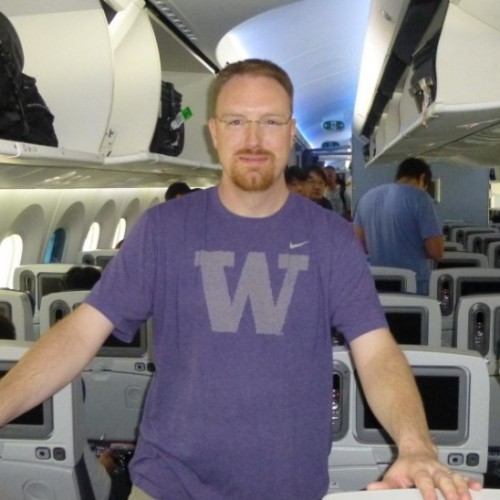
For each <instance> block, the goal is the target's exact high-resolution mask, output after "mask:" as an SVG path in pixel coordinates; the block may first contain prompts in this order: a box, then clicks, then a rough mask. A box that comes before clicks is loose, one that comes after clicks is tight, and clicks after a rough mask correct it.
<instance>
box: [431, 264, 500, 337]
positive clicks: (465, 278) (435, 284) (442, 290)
mask: <svg viewBox="0 0 500 500" xmlns="http://www.w3.org/2000/svg"><path fill="white" fill-rule="evenodd" d="M490 293H500V269H492V268H482V267H455V268H447V269H446V268H445V269H433V270H432V271H431V274H430V278H429V297H431V298H433V299H436V300H437V301H438V302H439V304H440V307H441V317H442V333H443V346H448V347H454V346H456V337H455V333H456V332H455V318H454V316H455V312H456V305H457V303H458V301H459V299H460V298H461V297H463V296H466V295H484V294H490Z"/></svg>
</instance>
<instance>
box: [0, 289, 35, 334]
mask: <svg viewBox="0 0 500 500" xmlns="http://www.w3.org/2000/svg"><path fill="white" fill-rule="evenodd" d="M0 316H4V317H5V318H7V319H8V320H10V321H11V322H12V323H13V325H14V328H15V333H16V340H28V341H29V340H35V335H34V330H33V307H32V304H31V300H30V297H29V296H28V294H26V293H24V292H20V291H19V290H10V289H2V290H0Z"/></svg>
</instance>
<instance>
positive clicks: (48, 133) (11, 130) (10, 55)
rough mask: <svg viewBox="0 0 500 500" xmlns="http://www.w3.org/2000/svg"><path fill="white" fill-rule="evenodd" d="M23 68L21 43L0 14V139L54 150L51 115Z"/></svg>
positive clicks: (31, 79) (4, 17)
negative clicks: (51, 147)
mask: <svg viewBox="0 0 500 500" xmlns="http://www.w3.org/2000/svg"><path fill="white" fill-rule="evenodd" d="M23 67H24V53H23V48H22V45H21V40H20V39H19V36H18V34H17V32H16V30H15V28H14V26H13V24H12V23H11V22H10V21H9V19H8V18H7V17H6V16H5V15H4V14H2V13H1V12H0V139H7V140H13V141H20V142H28V143H32V144H41V145H45V146H53V147H57V145H58V140H57V136H56V133H55V130H54V126H53V122H54V116H53V115H52V113H51V112H50V110H49V108H48V107H47V104H46V103H45V101H44V100H43V97H42V96H41V94H40V92H39V91H38V88H37V85H36V79H35V78H34V77H32V76H29V75H26V74H25V73H23Z"/></svg>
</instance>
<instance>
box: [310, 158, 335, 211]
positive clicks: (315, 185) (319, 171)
mask: <svg viewBox="0 0 500 500" xmlns="http://www.w3.org/2000/svg"><path fill="white" fill-rule="evenodd" d="M306 171H307V184H308V187H309V199H310V200H312V201H314V202H315V203H317V204H318V205H319V206H321V207H323V208H327V209H328V210H333V207H332V204H331V203H330V201H329V200H328V199H327V198H325V196H324V193H325V189H326V185H327V179H326V175H325V172H323V168H322V167H320V166H312V167H307V169H306Z"/></svg>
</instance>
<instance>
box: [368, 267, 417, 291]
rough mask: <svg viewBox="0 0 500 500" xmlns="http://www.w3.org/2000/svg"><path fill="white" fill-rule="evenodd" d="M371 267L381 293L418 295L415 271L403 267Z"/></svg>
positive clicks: (376, 285)
mask: <svg viewBox="0 0 500 500" xmlns="http://www.w3.org/2000/svg"><path fill="white" fill-rule="evenodd" d="M369 267H370V272H371V274H372V276H373V279H374V281H375V287H376V288H377V291H378V292H379V293H401V292H402V293H412V294H415V293H417V277H416V273H415V271H412V270H411V269H404V268H401V267H389V266H369Z"/></svg>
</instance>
